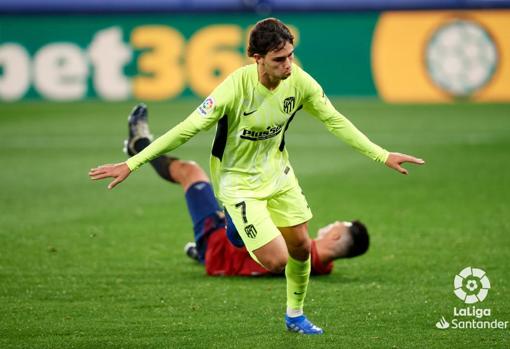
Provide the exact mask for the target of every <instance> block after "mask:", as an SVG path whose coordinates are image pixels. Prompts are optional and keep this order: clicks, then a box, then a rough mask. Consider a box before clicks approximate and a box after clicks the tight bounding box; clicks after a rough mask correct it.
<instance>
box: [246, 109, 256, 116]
mask: <svg viewBox="0 0 510 349" xmlns="http://www.w3.org/2000/svg"><path fill="white" fill-rule="evenodd" d="M256 111H257V109H255V110H253V111H250V112H244V113H243V115H244V116H248V115H251V114H253V113H255V112H256Z"/></svg>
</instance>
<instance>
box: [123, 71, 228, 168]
mask: <svg viewBox="0 0 510 349" xmlns="http://www.w3.org/2000/svg"><path fill="white" fill-rule="evenodd" d="M234 97H235V91H234V89H233V85H232V79H231V78H230V77H228V78H227V79H225V80H224V81H223V82H222V83H221V84H220V85H218V87H216V89H214V91H213V92H212V93H211V95H209V97H207V98H206V99H205V100H204V102H203V103H202V104H201V105H199V106H198V108H197V109H196V110H195V111H193V112H192V113H191V114H190V115H189V116H188V117H187V118H186V119H185V120H183V121H182V122H180V123H179V124H177V125H176V126H175V127H173V128H172V129H171V130H169V131H168V132H167V133H165V134H164V135H162V136H161V137H159V138H158V139H156V140H155V141H154V142H152V143H151V144H150V145H149V146H148V147H147V148H145V149H144V150H143V151H141V152H140V153H138V154H136V155H135V156H133V157H131V158H130V159H128V160H127V161H126V164H127V165H128V167H129V169H130V170H131V171H134V170H136V169H138V168H139V167H140V166H142V165H143V164H145V163H146V162H148V161H150V160H152V159H154V158H156V157H158V156H160V155H162V154H164V153H167V152H170V151H172V150H174V149H176V148H177V147H179V146H180V145H182V144H184V143H186V142H187V141H188V140H189V139H190V138H191V137H193V136H194V135H196V134H197V133H198V132H200V131H202V130H206V129H209V128H210V127H211V126H212V125H214V124H216V123H217V122H218V120H219V119H220V118H221V117H222V116H223V115H225V113H227V111H228V108H229V107H230V103H231V101H232V100H233V98H234Z"/></svg>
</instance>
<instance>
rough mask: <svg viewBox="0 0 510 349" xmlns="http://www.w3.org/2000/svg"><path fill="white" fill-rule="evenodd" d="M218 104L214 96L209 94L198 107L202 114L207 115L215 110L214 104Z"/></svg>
mask: <svg viewBox="0 0 510 349" xmlns="http://www.w3.org/2000/svg"><path fill="white" fill-rule="evenodd" d="M215 105H216V102H215V100H214V98H213V97H212V96H209V97H207V98H206V99H205V101H204V102H203V103H202V104H200V106H199V107H198V108H197V111H198V113H199V114H200V115H202V116H207V115H208V114H210V113H211V112H212V111H213V110H214V106H215Z"/></svg>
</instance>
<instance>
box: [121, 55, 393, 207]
mask: <svg viewBox="0 0 510 349" xmlns="http://www.w3.org/2000/svg"><path fill="white" fill-rule="evenodd" d="M302 108H303V109H304V110H306V111H307V112H309V113H310V114H311V115H313V116H315V117H316V118H317V119H319V120H320V121H322V122H323V123H324V124H325V125H326V127H327V128H328V130H329V131H330V132H331V133H333V134H334V135H335V136H337V137H338V138H340V139H341V140H343V141H344V142H346V143H347V144H349V145H351V146H352V147H354V148H355V149H357V150H358V151H360V152H361V153H362V154H365V155H366V156H368V157H370V158H371V159H373V160H376V161H380V162H385V161H386V159H387V157H388V152H387V151H386V150H384V149H383V148H381V147H379V146H378V145H376V144H374V143H372V142H371V141H370V140H369V139H368V138H367V137H366V136H365V135H364V134H363V133H361V132H360V131H359V130H358V129H357V128H356V127H354V125H352V123H351V122H350V121H349V120H347V119H346V118H345V117H344V116H343V115H342V114H340V113H339V112H338V111H337V110H336V109H335V108H334V107H333V105H332V104H331V103H330V101H329V99H328V98H327V97H326V96H325V94H324V92H323V90H322V88H321V87H320V85H319V84H318V83H317V82H316V81H315V80H314V79H313V78H312V77H311V76H310V75H308V74H307V73H306V72H304V71H303V70H302V69H301V68H300V67H298V66H296V65H293V67H292V74H291V75H290V76H289V77H288V78H287V79H285V80H282V81H281V82H280V84H279V85H278V87H277V88H276V89H274V90H272V91H270V90H268V89H267V88H266V87H265V86H263V85H262V84H261V83H260V82H259V80H258V73H257V65H256V64H251V65H247V66H244V67H242V68H239V69H238V70H236V71H235V72H233V73H232V74H231V75H230V76H228V77H227V78H226V79H225V80H224V81H223V82H222V83H221V84H220V85H219V86H218V87H217V88H216V89H215V90H214V91H213V92H212V93H211V95H210V96H209V97H207V98H206V99H205V101H204V102H203V103H202V104H201V105H200V106H199V107H198V108H197V109H196V110H195V111H194V112H193V113H191V115H189V116H188V117H187V118H186V119H185V120H184V121H182V122H181V123H180V124H178V125H177V126H175V127H174V128H172V129H171V130H170V131H168V132H167V133H166V134H164V135H163V136H161V137H159V138H158V139H157V140H155V141H154V142H153V143H151V145H149V146H148V147H147V148H145V149H144V150H143V151H142V152H140V153H139V154H137V155H135V156H133V157H132V158H130V159H129V160H127V165H128V166H129V168H130V169H131V170H135V169H137V168H138V167H140V166H141V165H142V164H144V163H146V162H147V161H150V160H152V159H154V158H155V157H157V156H159V155H161V154H163V153H165V152H169V151H171V150H173V149H175V148H177V147H178V146H180V145H181V144H183V143H184V142H186V141H187V140H188V139H190V138H191V137H193V136H194V135H195V134H196V133H198V132H199V131H200V130H204V129H209V128H210V127H211V126H212V125H214V124H217V130H216V137H215V139H214V143H213V147H212V154H211V162H210V166H211V179H212V183H213V187H214V190H215V192H216V195H217V196H218V199H220V201H222V202H224V203H225V202H230V201H232V200H236V199H237V198H260V199H264V198H269V197H271V196H272V195H274V194H275V193H278V192H281V191H282V190H285V188H287V187H289V188H290V187H291V186H292V185H295V184H297V180H296V179H295V177H294V174H293V171H292V168H291V166H290V164H289V159H288V153H287V150H286V148H285V131H286V130H287V128H288V127H289V124H290V122H291V121H292V119H293V118H294V116H295V115H296V113H297V112H298V111H299V110H300V109H302Z"/></svg>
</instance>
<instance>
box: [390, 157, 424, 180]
mask: <svg viewBox="0 0 510 349" xmlns="http://www.w3.org/2000/svg"><path fill="white" fill-rule="evenodd" d="M406 162H410V163H412V164H417V165H423V164H424V163H425V160H423V159H418V158H415V157H414V156H411V155H406V154H401V153H390V155H389V156H388V159H387V160H386V162H385V165H386V166H388V167H389V168H392V169H394V170H396V171H398V172H400V173H402V174H405V175H406V174H408V172H407V170H406V169H405V168H403V167H402V166H400V165H402V164H403V163H406Z"/></svg>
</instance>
